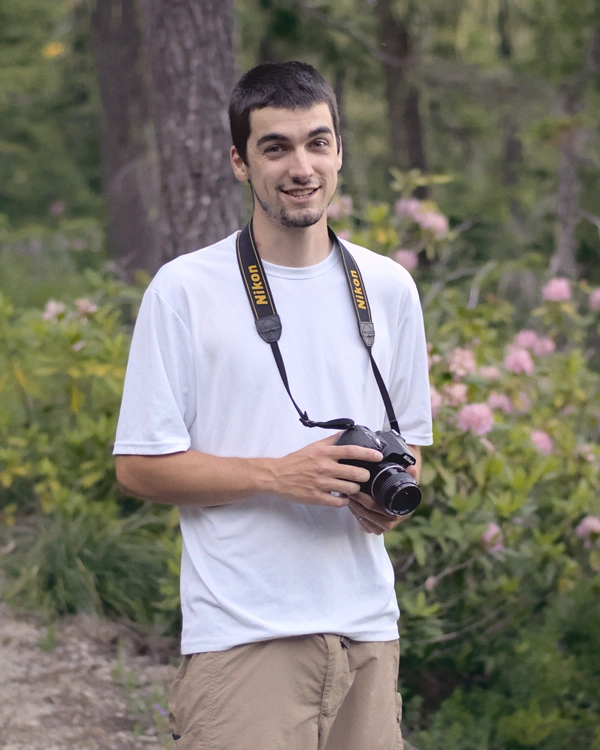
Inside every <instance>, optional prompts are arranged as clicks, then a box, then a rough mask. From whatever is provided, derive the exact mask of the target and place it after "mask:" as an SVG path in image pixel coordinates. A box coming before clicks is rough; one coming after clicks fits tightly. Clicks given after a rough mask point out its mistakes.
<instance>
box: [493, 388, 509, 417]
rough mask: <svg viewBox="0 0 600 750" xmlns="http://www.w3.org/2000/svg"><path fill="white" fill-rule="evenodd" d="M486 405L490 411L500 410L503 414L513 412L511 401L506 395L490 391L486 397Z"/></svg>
mask: <svg viewBox="0 0 600 750" xmlns="http://www.w3.org/2000/svg"><path fill="white" fill-rule="evenodd" d="M487 403H488V406H490V407H491V408H492V409H500V410H501V411H503V412H504V413H505V414H510V413H511V412H512V410H513V405H512V401H511V400H510V399H509V397H508V396H507V395H506V393H497V392H496V391H492V392H491V393H490V395H489V396H488V399H487Z"/></svg>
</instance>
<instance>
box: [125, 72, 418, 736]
mask: <svg viewBox="0 0 600 750" xmlns="http://www.w3.org/2000/svg"><path fill="white" fill-rule="evenodd" d="M230 121H231V130H232V136H233V143H234V145H233V146H232V148H231V164H232V167H233V171H234V173H235V175H236V177H237V178H238V180H240V181H242V182H248V183H249V185H250V187H251V189H252V194H253V198H254V210H253V215H252V229H253V237H254V242H255V244H256V247H257V249H258V254H259V256H260V259H261V261H262V263H263V265H264V269H265V272H266V280H267V283H266V285H267V286H268V287H269V290H268V294H269V295H270V296H272V298H273V301H274V303H275V304H276V306H277V312H278V314H279V316H280V319H281V324H282V334H281V338H280V341H279V347H280V352H281V358H282V360H283V362H284V365H285V370H286V372H287V379H288V385H289V388H290V392H291V394H293V398H294V399H295V400H296V402H297V404H300V405H301V406H302V407H303V408H308V411H309V413H310V414H311V416H312V417H314V418H318V419H326V420H331V419H337V418H341V417H349V418H351V419H353V420H354V421H355V422H356V423H357V424H361V425H366V426H368V427H369V428H371V429H373V430H379V429H381V428H383V427H384V423H385V415H386V409H385V406H384V402H383V400H382V396H381V393H380V390H379V388H378V385H377V382H376V379H375V376H374V374H373V371H372V369H371V364H370V360H369V356H368V351H367V349H366V347H365V345H364V343H363V341H362V340H361V338H360V335H359V332H358V329H357V324H356V312H355V309H354V307H353V301H352V295H351V293H350V291H349V286H348V279H347V277H346V274H345V272H344V268H343V264H342V262H341V260H340V250H339V248H338V247H337V246H336V243H335V242H334V241H333V240H332V238H331V237H330V236H329V235H328V231H327V224H326V209H327V206H328V204H329V202H330V201H331V198H332V196H333V194H334V192H335V189H336V184H337V172H338V170H339V169H340V167H341V164H342V145H341V139H340V134H339V119H338V114H337V108H336V103H335V97H334V95H333V92H332V90H331V88H330V87H329V85H328V84H327V83H326V82H325V81H324V79H323V78H322V77H321V75H320V74H319V73H318V72H317V71H316V70H315V69H314V68H312V67H311V66H309V65H306V64H303V63H298V62H291V63H284V64H276V65H270V64H267V65H261V66H258V67H257V68H254V69H253V70H251V71H249V72H248V73H246V75H245V76H243V77H242V79H241V80H240V81H239V82H238V84H237V85H236V87H235V89H234V92H233V94H232V99H231V105H230ZM237 239H238V237H237V233H236V234H235V235H232V236H231V237H228V238H226V239H224V240H222V241H221V242H219V243H217V244H216V245H213V246H211V247H208V248H205V249H202V250H199V251H197V252H194V253H190V254H189V255H186V256H182V257H180V258H177V259H176V260H174V261H172V262H170V263H168V264H167V265H165V266H164V267H163V268H162V269H161V270H160V271H159V273H158V274H157V276H156V277H155V279H154V280H153V281H152V283H151V284H150V287H149V289H148V291H147V292H146V295H145V297H144V300H143V303H142V306H141V309H140V314H139V318H138V321H137V324H136V329H135V333H134V337H133V342H132V347H131V355H130V362H129V365H128V370H127V376H126V382H125V392H124V398H123V406H122V411H121V416H120V421H119V428H118V434H117V441H116V446H115V453H117V454H119V455H118V458H117V474H118V479H119V482H120V483H121V485H122V486H123V488H124V489H125V491H127V492H129V493H130V494H132V495H135V496H137V497H140V498H144V499H146V500H151V501H155V502H162V503H169V504H173V505H177V506H179V512H180V519H181V531H182V535H183V555H182V566H181V602H182V610H183V634H182V653H183V655H184V656H183V661H182V663H181V666H180V669H179V671H178V674H177V677H176V679H175V682H174V685H173V689H172V693H171V701H170V707H171V715H172V721H173V725H174V736H175V737H176V738H178V737H179V739H177V740H176V745H175V746H176V747H180V748H184V749H185V748H194V749H195V750H202V749H203V748H211V750H259V749H260V750H393V749H394V748H401V747H402V739H401V735H400V728H399V718H400V716H399V713H400V710H399V705H400V702H399V697H397V695H396V683H397V671H398V630H397V619H398V609H397V604H396V598H395V593H394V580H393V571H392V567H391V563H390V560H389V558H388V556H387V553H386V551H385V549H384V546H383V539H382V536H381V534H382V533H383V532H384V531H386V530H389V529H391V528H393V527H394V526H395V525H396V524H397V523H399V520H400V519H399V518H398V517H396V516H392V515H389V514H388V513H387V512H385V511H384V510H383V509H382V507H381V506H380V505H379V504H378V503H377V502H375V500H374V499H373V498H372V497H371V496H369V495H367V494H365V493H361V492H360V484H361V483H362V482H366V481H367V480H368V479H369V476H370V472H369V471H368V470H367V469H365V468H361V467H359V466H356V465H352V464H346V463H340V461H342V460H350V461H354V462H356V461H363V462H373V463H374V464H376V463H377V462H379V461H381V460H382V455H381V453H380V452H379V451H378V450H375V449H373V448H366V447H361V446H358V445H346V446H342V445H336V444H335V443H336V441H337V440H338V438H339V435H340V433H339V432H336V433H334V434H332V432H331V431H327V430H325V429H320V428H315V429H314V430H310V429H307V427H306V426H304V425H303V424H301V422H300V421H299V420H298V415H297V414H296V411H295V406H294V404H293V403H292V401H291V399H290V397H289V395H288V393H287V392H286V387H285V386H284V382H283V378H282V376H281V375H280V372H279V370H278V366H277V364H276V362H275V360H274V357H273V353H272V351H271V347H270V346H268V345H267V343H265V341H263V340H262V338H261V337H260V336H259V334H258V332H257V329H256V327H255V324H254V320H253V314H252V308H251V305H250V303H249V297H248V295H247V293H246V288H245V282H244V278H243V276H242V273H241V270H240V267H239V266H238V260H237V248H236V242H237ZM346 245H347V247H348V248H349V250H350V251H351V253H352V255H353V257H354V259H355V261H356V263H357V265H358V267H359V270H360V273H361V275H362V280H363V282H364V286H365V288H366V293H367V295H368V300H369V303H370V308H371V312H372V318H373V323H374V326H375V332H376V338H375V345H374V347H373V356H374V359H375V360H376V362H377V365H378V367H379V370H380V371H381V374H382V376H383V379H384V381H385V384H386V386H387V388H388V390H389V393H390V397H391V400H392V402H393V405H394V408H395V409H396V411H397V414H398V418H399V423H400V425H401V428H402V432H403V436H404V438H405V439H406V440H407V442H408V443H409V444H411V445H412V451H413V453H414V454H415V456H416V457H417V463H416V465H415V467H412V469H411V470H412V473H413V475H414V476H415V477H418V473H419V467H420V456H419V448H418V446H419V445H427V444H429V443H430V442H431V421H430V410H429V391H428V375H427V358H426V351H425V341H424V333H423V323H422V314H421V309H420V305H419V299H418V294H417V292H416V289H415V286H414V283H413V282H412V279H411V278H410V276H409V275H408V274H407V273H406V271H404V269H402V268H401V267H400V266H398V265H397V264H395V263H394V262H393V261H391V260H389V259H387V258H383V257H381V256H378V255H376V254H375V253H372V252H370V251H368V250H366V249H364V248H360V247H358V246H356V245H351V244H349V243H346ZM254 271H256V268H254ZM254 271H253V272H254ZM256 278H257V279H259V277H258V276H257V277H256ZM256 283H257V284H258V285H259V287H260V289H261V294H262V292H263V291H264V288H263V287H264V286H265V285H262V286H261V284H262V282H261V281H260V280H258V281H256ZM266 295H267V292H265V294H264V295H262V297H261V299H262V298H265V299H266ZM315 433H316V434H315Z"/></svg>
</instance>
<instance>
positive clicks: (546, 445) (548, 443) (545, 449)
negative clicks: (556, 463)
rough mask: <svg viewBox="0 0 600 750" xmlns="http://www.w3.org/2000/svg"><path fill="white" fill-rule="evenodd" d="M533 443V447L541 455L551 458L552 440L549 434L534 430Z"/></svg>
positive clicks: (532, 434)
mask: <svg viewBox="0 0 600 750" xmlns="http://www.w3.org/2000/svg"><path fill="white" fill-rule="evenodd" d="M531 442H532V444H533V447H534V448H535V449H536V450H537V451H538V452H539V453H541V454H542V456H549V455H550V454H551V453H552V450H553V445H552V438H551V437H550V435H548V433H547V432H544V430H532V431H531Z"/></svg>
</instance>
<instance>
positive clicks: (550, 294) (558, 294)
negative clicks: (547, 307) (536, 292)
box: [542, 278, 571, 302]
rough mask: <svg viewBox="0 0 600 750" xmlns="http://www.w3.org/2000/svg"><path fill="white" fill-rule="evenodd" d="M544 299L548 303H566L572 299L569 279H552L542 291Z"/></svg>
mask: <svg viewBox="0 0 600 750" xmlns="http://www.w3.org/2000/svg"><path fill="white" fill-rule="evenodd" d="M542 297H543V298H544V299H545V300H547V301H548V302H566V301H567V300H570V299H571V285H570V284H569V279H560V278H555V279H550V281H549V282H548V283H547V284H546V286H544V287H543V289H542Z"/></svg>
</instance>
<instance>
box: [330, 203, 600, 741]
mask: <svg viewBox="0 0 600 750" xmlns="http://www.w3.org/2000/svg"><path fill="white" fill-rule="evenodd" d="M338 205H339V204H338ZM335 207H336V204H334V211H335ZM347 213H348V214H350V212H347ZM337 222H338V223H337V226H338V228H339V229H340V230H341V231H342V232H344V231H345V232H347V233H348V236H349V237H350V238H351V239H353V240H355V241H359V242H361V241H363V242H365V241H366V243H367V244H370V246H371V247H375V248H378V249H379V250H380V251H381V252H384V253H388V254H390V255H391V256H392V257H395V258H396V259H397V260H398V262H400V263H402V264H403V265H405V266H406V267H407V268H408V269H409V270H411V272H412V273H414V274H416V276H417V281H418V282H419V285H420V288H421V291H422V293H423V298H424V302H425V317H426V328H427V333H428V340H429V342H430V344H429V346H430V352H429V354H430V365H431V368H430V376H431V384H432V406H433V410H434V414H435V422H434V424H435V429H434V439H435V444H434V446H433V447H432V448H428V449H426V450H425V451H424V469H423V473H422V478H421V484H422V487H423V492H424V497H425V501H424V503H423V507H422V508H420V509H419V511H418V512H417V513H416V515H415V516H414V517H413V518H411V519H410V522H409V523H407V524H403V525H401V526H399V527H398V528H397V529H396V530H395V531H394V532H392V533H391V534H389V535H388V537H387V544H388V548H389V551H390V554H391V556H392V559H393V562H394V567H395V570H396V579H397V593H398V599H399V603H400V608H401V611H402V617H401V642H402V652H403V658H402V665H401V670H400V678H401V687H402V691H403V694H404V698H405V725H406V735H407V736H408V737H409V741H410V742H411V743H414V745H415V746H417V747H418V748H419V750H439V748H441V747H444V748H445V749H447V750H492V749H498V750H499V749H500V748H502V750H513V749H514V750H517V748H522V747H535V748H540V749H542V748H543V750H558V749H559V748H563V747H589V748H592V747H594V748H600V719H599V718H598V717H599V716H600V687H599V684H600V683H599V682H598V675H599V674H600V672H599V665H598V660H597V659H596V656H595V655H596V654H597V653H598V648H599V647H600V630H599V629H598V616H599V613H600V609H599V608H598V606H597V601H598V594H599V593H600V577H599V576H598V573H599V572H600V472H599V466H600V451H599V449H598V437H599V435H600V402H599V401H598V394H599V393H600V377H599V375H598V372H597V371H596V370H594V369H593V368H592V366H591V363H592V362H597V361H598V360H597V358H598V352H597V342H598V330H599V326H598V323H599V320H600V316H599V309H600V290H592V289H590V288H589V286H588V285H587V284H586V283H585V282H578V283H574V282H569V281H568V280H566V279H550V280H546V283H545V284H543V282H542V280H541V279H540V278H539V277H538V276H534V277H533V279H534V287H533V293H532V294H531V295H530V301H531V303H532V304H530V306H529V307H527V306H526V305H525V304H524V303H523V299H522V298H521V299H520V306H519V308H516V307H515V306H514V305H513V304H511V303H509V302H508V301H507V300H506V299H503V298H502V297H501V296H499V294H498V288H499V282H500V281H504V280H505V279H506V278H507V272H508V271H509V272H510V273H512V272H513V271H514V264H513V265H511V266H510V267H507V266H503V265H502V264H489V265H488V267H487V268H484V269H479V270H477V271H476V272H474V273H472V274H471V273H470V272H469V269H468V264H469V249H468V247H464V246H462V249H463V250H464V252H462V253H461V252H459V251H458V250H457V248H461V240H460V237H459V236H458V233H457V232H456V231H455V230H452V229H451V228H450V227H449V226H448V224H447V223H444V221H443V217H441V215H440V214H439V211H438V209H437V207H436V206H435V204H432V203H422V202H420V201H418V200H416V199H412V198H410V199H401V200H400V201H398V203H397V204H396V211H395V212H394V211H392V210H390V209H389V207H385V206H384V207H380V208H375V209H373V208H372V209H370V211H369V215H368V217H367V221H364V220H363V219H362V218H361V217H352V216H351V215H348V216H346V217H343V216H341V215H339V214H338V216H337ZM398 247H401V248H402V249H401V250H396V248H398ZM530 260H533V265H534V266H535V262H536V261H535V259H524V260H523V261H522V264H523V269H526V267H527V263H528V262H529V261H530ZM431 261H435V262H434V263H433V264H432V263H431ZM486 274H487V277H486ZM463 277H464V278H467V279H469V283H468V285H467V284H465V283H464V282H462V283H459V284H457V283H456V281H454V282H453V281H452V280H453V279H454V280H456V279H461V278H463ZM482 298H483V299H484V300H485V301H483V302H481V301H480V300H481V299H482ZM592 654H593V656H591V655H592ZM586 655H587V656H586Z"/></svg>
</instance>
